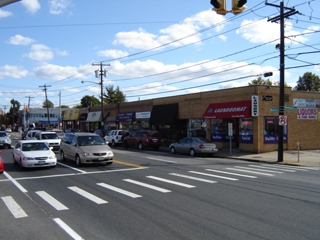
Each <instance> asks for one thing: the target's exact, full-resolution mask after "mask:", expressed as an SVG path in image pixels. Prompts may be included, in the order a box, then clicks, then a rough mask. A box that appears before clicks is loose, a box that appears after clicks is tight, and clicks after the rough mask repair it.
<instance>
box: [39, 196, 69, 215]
mask: <svg viewBox="0 0 320 240" xmlns="http://www.w3.org/2000/svg"><path fill="white" fill-rule="evenodd" d="M36 194H38V195H39V196H40V197H41V198H42V199H43V200H45V201H46V202H47V203H49V204H50V205H51V206H52V207H54V208H55V209H57V210H58V211H61V210H68V209H69V208H67V207H66V206H65V205H63V204H62V203H60V202H59V201H58V200H56V199H55V198H54V197H52V196H51V195H50V194H48V193H46V192H45V191H38V192H36Z"/></svg>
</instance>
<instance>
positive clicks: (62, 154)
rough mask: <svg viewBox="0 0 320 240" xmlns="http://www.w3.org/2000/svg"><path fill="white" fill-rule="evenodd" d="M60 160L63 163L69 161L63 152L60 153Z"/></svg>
mask: <svg viewBox="0 0 320 240" xmlns="http://www.w3.org/2000/svg"><path fill="white" fill-rule="evenodd" d="M60 159H61V160H62V161H67V159H66V156H65V155H64V152H63V151H61V152H60Z"/></svg>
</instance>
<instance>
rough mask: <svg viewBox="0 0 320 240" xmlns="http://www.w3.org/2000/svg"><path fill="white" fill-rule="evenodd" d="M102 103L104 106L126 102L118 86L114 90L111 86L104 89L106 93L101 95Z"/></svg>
mask: <svg viewBox="0 0 320 240" xmlns="http://www.w3.org/2000/svg"><path fill="white" fill-rule="evenodd" d="M103 97H104V98H103V102H104V103H106V104H114V103H123V102H126V101H127V100H126V95H124V94H123V92H121V91H120V89H119V86H118V87H117V88H116V89H114V87H113V85H109V86H107V87H106V93H103Z"/></svg>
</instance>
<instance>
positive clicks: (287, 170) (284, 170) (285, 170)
mask: <svg viewBox="0 0 320 240" xmlns="http://www.w3.org/2000/svg"><path fill="white" fill-rule="evenodd" d="M249 166H250V167H254V168H266V169H278V170H279V168H277V167H272V166H270V167H264V166H260V165H249ZM281 171H283V172H296V171H295V170H289V169H281Z"/></svg>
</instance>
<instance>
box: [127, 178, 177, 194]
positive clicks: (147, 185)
mask: <svg viewBox="0 0 320 240" xmlns="http://www.w3.org/2000/svg"><path fill="white" fill-rule="evenodd" d="M123 181H126V182H130V183H133V184H137V185H140V186H143V187H146V188H150V189H153V190H156V191H159V192H163V193H168V192H171V191H170V190H167V189H164V188H160V187H156V186H153V185H150V184H147V183H143V182H138V181H135V180H132V179H123Z"/></svg>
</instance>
